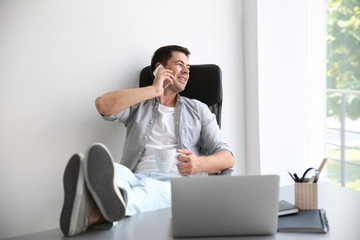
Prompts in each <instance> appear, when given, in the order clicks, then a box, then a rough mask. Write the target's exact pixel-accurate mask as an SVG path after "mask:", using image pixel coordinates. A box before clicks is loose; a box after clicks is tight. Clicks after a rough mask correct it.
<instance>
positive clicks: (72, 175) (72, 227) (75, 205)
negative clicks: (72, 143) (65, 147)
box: [60, 154, 85, 236]
mask: <svg viewBox="0 0 360 240" xmlns="http://www.w3.org/2000/svg"><path fill="white" fill-rule="evenodd" d="M83 158H84V156H83V155H82V154H74V155H73V156H72V157H71V158H70V160H69V162H68V164H67V165H66V168H65V171H64V176H63V183H64V204H63V207H62V211H61V215H60V228H61V231H62V232H63V233H64V234H65V235H66V236H72V235H74V234H75V231H76V223H77V220H78V217H79V212H80V204H81V197H77V196H81V195H82V192H83V191H84V185H85V181H84V174H83V171H82V169H81V167H82V166H81V164H82V163H81V162H82V159H83Z"/></svg>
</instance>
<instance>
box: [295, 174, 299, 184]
mask: <svg viewBox="0 0 360 240" xmlns="http://www.w3.org/2000/svg"><path fill="white" fill-rule="evenodd" d="M294 177H295V182H300V178H299V177H298V175H297V174H296V173H294Z"/></svg>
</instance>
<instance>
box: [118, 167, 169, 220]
mask: <svg viewBox="0 0 360 240" xmlns="http://www.w3.org/2000/svg"><path fill="white" fill-rule="evenodd" d="M114 170H115V182H116V184H117V186H118V187H119V188H120V189H121V190H122V193H123V196H124V198H125V199H126V216H132V215H134V214H136V213H140V212H146V211H152V210H156V209H161V208H166V207H170V205H171V204H170V203H171V194H170V192H171V191H170V181H169V179H170V178H169V177H164V175H165V174H157V173H149V174H136V175H135V174H134V173H133V172H132V171H131V170H130V169H128V168H127V167H125V166H123V165H121V164H118V163H114ZM160 175H161V176H160ZM157 179H161V180H157Z"/></svg>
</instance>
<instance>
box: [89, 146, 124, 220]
mask: <svg viewBox="0 0 360 240" xmlns="http://www.w3.org/2000/svg"><path fill="white" fill-rule="evenodd" d="M84 165H85V180H86V183H87V186H88V189H89V191H90V193H91V195H92V197H93V199H94V200H95V202H96V204H97V206H98V208H99V210H100V212H101V214H102V215H103V217H104V218H105V219H106V220H108V221H110V222H115V221H119V220H120V219H122V218H123V217H124V216H125V210H126V207H125V202H124V199H123V197H122V195H121V193H120V191H119V188H118V187H117V186H116V184H115V182H114V166H113V159H112V157H111V154H110V151H109V150H108V149H107V148H106V147H105V146H104V145H103V144H100V143H95V144H93V145H92V146H91V147H90V148H89V150H88V152H87V155H86V158H85V161H84Z"/></svg>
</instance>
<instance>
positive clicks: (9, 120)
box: [0, 0, 245, 238]
mask: <svg viewBox="0 0 360 240" xmlns="http://www.w3.org/2000/svg"><path fill="white" fill-rule="evenodd" d="M241 26H242V1H237V0H198V1H193V0H184V1H180V2H173V1H166V0H156V1H141V0H133V1H110V0H108V1H87V0H76V1H72V0H67V1H61V0H54V1H41V0H30V1H26V0H15V1H10V0H9V1H1V2H0V36H1V37H0V52H1V54H0V110H1V117H0V133H1V134H0V146H1V147H0V160H1V167H0V192H1V198H0V199H1V200H0V212H1V218H0V238H3V237H10V236H15V235H22V234H26V233H31V232H36V231H42V230H46V229H51V228H57V227H58V220H59V216H60V210H61V206H62V201H63V190H62V174H63V170H64V167H65V165H66V163H67V160H68V159H69V157H70V156H71V155H72V154H73V153H74V152H84V151H85V150H86V148H87V146H89V144H91V143H93V142H96V141H99V142H103V143H105V144H106V145H107V146H108V147H109V148H110V150H111V151H112V153H113V155H114V158H115V159H116V160H117V161H119V159H120V156H121V153H122V144H123V135H124V132H125V131H124V127H122V126H119V125H117V124H112V123H108V122H105V121H103V120H102V119H101V118H100V117H99V115H98V113H97V112H96V110H95V107H94V100H95V98H96V97H97V96H99V95H101V94H103V93H105V92H107V91H110V90H114V89H118V88H128V87H135V86H137V80H138V76H139V72H140V70H141V69H142V68H143V67H144V66H146V65H148V64H149V62H150V58H151V56H152V54H153V52H154V50H156V49H157V48H158V47H160V46H163V45H167V44H179V45H184V46H186V47H188V48H189V49H190V51H191V52H192V55H191V58H190V61H191V63H194V64H199V63H216V64H218V65H219V66H220V67H221V68H222V70H223V81H224V82H223V86H224V93H225V94H224V98H225V99H224V107H223V122H222V130H223V133H224V135H225V138H226V139H227V140H228V142H229V143H230V145H231V146H232V147H233V149H234V153H235V156H236V159H237V163H236V164H237V165H236V168H235V170H236V173H245V170H244V168H243V166H245V164H244V156H245V155H244V149H245V147H244V145H245V144H244V137H243V136H244V130H243V129H244V115H243V111H244V106H243V91H244V90H243V60H242V56H243V54H242V30H241ZM235 103H236V104H235Z"/></svg>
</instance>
